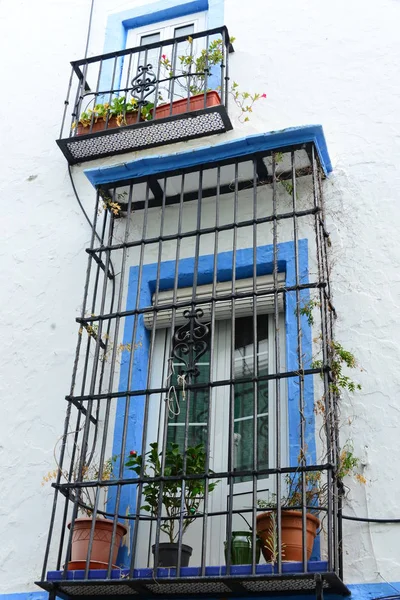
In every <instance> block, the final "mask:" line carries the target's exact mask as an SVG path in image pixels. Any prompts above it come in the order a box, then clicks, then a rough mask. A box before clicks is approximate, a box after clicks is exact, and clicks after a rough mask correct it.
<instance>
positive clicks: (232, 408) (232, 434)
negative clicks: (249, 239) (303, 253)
mask: <svg viewBox="0 0 400 600" xmlns="http://www.w3.org/2000/svg"><path fill="white" fill-rule="evenodd" d="M238 204H239V172H238V162H237V161H236V162H235V184H234V207H233V232H232V235H233V240H232V250H233V251H232V288H231V289H232V315H231V348H230V351H231V356H230V384H229V436H228V447H229V450H228V472H229V475H228V486H229V501H228V515H227V517H228V518H227V547H228V550H229V551H228V555H227V561H226V574H227V575H230V573H231V553H230V548H231V545H232V510H233V486H234V481H235V478H234V470H235V464H234V458H233V457H234V443H235V441H234V438H235V421H234V420H235V383H234V379H235V331H236V300H235V294H236V250H237V226H238Z"/></svg>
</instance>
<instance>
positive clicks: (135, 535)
mask: <svg viewBox="0 0 400 600" xmlns="http://www.w3.org/2000/svg"><path fill="white" fill-rule="evenodd" d="M166 194H167V178H166V177H165V178H164V189H163V196H162V206H161V220H160V239H159V242H158V257H157V273H156V288H155V292H154V301H153V304H154V306H158V294H159V290H160V275H161V261H162V241H161V238H162V236H163V234H164V222H165V206H166ZM157 314H158V313H157V312H155V313H154V318H153V324H152V328H151V334H150V347H149V360H148V367H147V383H146V389H147V390H149V389H150V387H151V375H152V367H153V355H154V346H155V337H156V325H157ZM149 403H150V393H149V392H147V393H146V397H145V407H144V416H143V434H142V450H141V455H142V456H145V453H146V446H147V429H148V420H149ZM143 470H144V469H143ZM142 476H143V475H142V474H141V477H142ZM142 493H143V483H142V482H140V483H139V485H138V494H137V503H136V514H135V529H134V532H133V541H132V558H131V564H130V577H132V576H133V571H134V568H135V557H136V549H137V541H138V537H139V525H140V507H141V505H142Z"/></svg>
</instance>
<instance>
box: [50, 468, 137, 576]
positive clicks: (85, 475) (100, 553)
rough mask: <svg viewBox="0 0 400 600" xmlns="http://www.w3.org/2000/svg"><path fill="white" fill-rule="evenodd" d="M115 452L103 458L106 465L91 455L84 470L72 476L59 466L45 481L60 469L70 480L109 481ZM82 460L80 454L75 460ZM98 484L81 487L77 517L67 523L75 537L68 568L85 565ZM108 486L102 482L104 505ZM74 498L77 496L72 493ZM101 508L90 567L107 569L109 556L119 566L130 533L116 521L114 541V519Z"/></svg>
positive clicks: (55, 476)
mask: <svg viewBox="0 0 400 600" xmlns="http://www.w3.org/2000/svg"><path fill="white" fill-rule="evenodd" d="M116 458H117V457H116V456H114V457H112V458H109V459H108V460H106V461H105V462H104V465H103V468H102V469H100V468H99V464H98V463H97V462H96V461H95V460H94V459H92V460H91V461H90V463H89V464H83V466H82V472H81V474H80V469H79V468H78V467H77V468H76V470H74V471H73V473H72V477H71V478H70V479H69V478H68V474H67V473H64V472H63V471H62V470H60V469H56V470H55V471H53V472H51V473H49V474H48V475H47V476H45V477H44V478H43V480H44V482H47V481H50V480H51V479H55V478H57V475H58V473H59V472H61V478H63V479H65V480H66V481H67V482H68V481H74V482H78V481H79V482H85V481H86V482H89V481H90V482H96V481H109V480H110V479H111V478H112V477H113V467H114V464H115V461H116ZM78 463H79V456H78V460H77V461H76V464H78ZM96 489H97V488H96V487H91V486H88V487H84V486H83V487H79V497H78V517H77V518H76V519H75V520H74V522H73V523H72V522H70V523H68V525H67V527H68V529H71V527H72V541H71V554H70V560H69V561H68V570H69V571H74V570H80V569H85V568H86V562H87V558H88V553H89V542H90V536H91V530H92V527H93V516H92V515H93V509H94V504H95V494H96ZM107 492H108V487H107V486H101V491H100V490H99V493H103V501H104V508H105V507H106V504H107ZM71 500H73V501H74V500H75V498H74V497H72V496H71ZM102 512H104V511H100V512H98V513H97V516H96V521H95V525H94V532H93V543H92V550H91V553H90V561H89V569H90V570H95V569H106V568H107V567H108V563H109V560H110V554H111V563H112V566H113V567H116V565H115V562H116V560H117V554H118V550H119V547H120V545H121V542H122V538H123V537H124V535H125V534H126V533H127V528H126V527H125V526H124V525H122V524H121V523H117V525H116V533H115V539H114V543H113V544H112V537H113V530H114V520H113V519H109V518H106V517H105V516H103V515H102V514H101V513H102Z"/></svg>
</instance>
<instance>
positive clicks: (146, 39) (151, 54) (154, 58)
mask: <svg viewBox="0 0 400 600" xmlns="http://www.w3.org/2000/svg"><path fill="white" fill-rule="evenodd" d="M160 39H161V34H160V32H157V33H151V34H149V35H142V37H141V38H140V45H141V46H146V44H153V43H156V42H159V41H160ZM159 52H160V49H159V48H152V49H151V50H148V51H147V59H146V53H145V52H141V53H140V54H139V65H144V63H145V59H146V64H150V65H152V67H153V70H155V71H156V72H157V62H158V54H159Z"/></svg>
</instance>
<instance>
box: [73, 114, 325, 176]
mask: <svg viewBox="0 0 400 600" xmlns="http://www.w3.org/2000/svg"><path fill="white" fill-rule="evenodd" d="M307 142H314V144H315V147H316V149H317V153H318V156H319V159H320V161H321V166H322V168H323V170H324V173H325V174H326V175H327V174H328V173H330V172H331V171H332V165H331V161H330V158H329V154H328V149H327V146H326V141H325V136H324V132H323V129H322V126H321V125H305V126H302V127H289V128H288V129H283V130H282V131H271V132H269V133H261V134H256V135H251V136H248V137H244V138H238V139H236V140H231V141H229V142H224V143H223V144H217V145H215V146H206V147H202V148H197V149H195V150H190V151H184V152H175V153H173V154H171V153H170V154H165V155H161V156H147V157H145V158H139V159H138V160H133V161H129V162H125V163H121V164H118V165H114V166H111V167H98V168H94V169H86V170H85V175H86V177H87V178H88V179H89V181H90V182H91V183H92V185H94V186H101V185H105V184H110V185H112V184H113V183H115V182H116V181H126V180H128V179H135V178H136V177H144V176H147V175H157V174H159V173H168V172H170V171H175V170H178V169H185V168H192V167H196V166H199V165H203V166H204V165H207V166H208V165H211V164H212V163H215V162H217V161H221V160H226V159H231V158H236V157H237V158H239V157H242V156H248V155H251V154H254V153H255V152H263V151H269V150H276V149H279V148H285V147H287V146H293V145H298V144H305V143H307Z"/></svg>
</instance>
